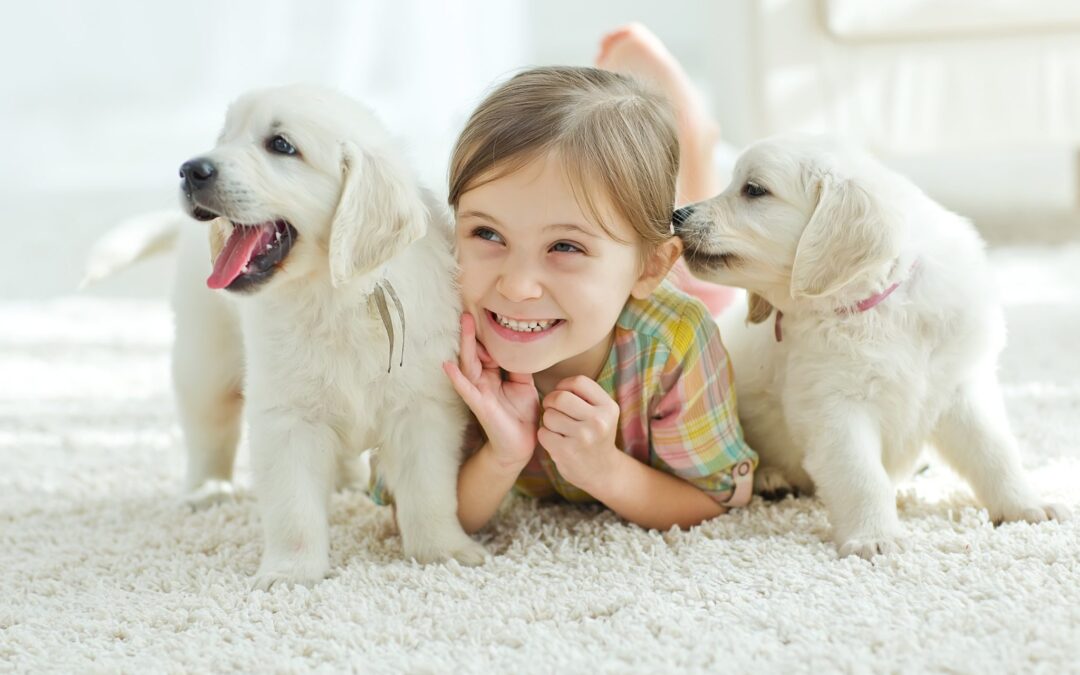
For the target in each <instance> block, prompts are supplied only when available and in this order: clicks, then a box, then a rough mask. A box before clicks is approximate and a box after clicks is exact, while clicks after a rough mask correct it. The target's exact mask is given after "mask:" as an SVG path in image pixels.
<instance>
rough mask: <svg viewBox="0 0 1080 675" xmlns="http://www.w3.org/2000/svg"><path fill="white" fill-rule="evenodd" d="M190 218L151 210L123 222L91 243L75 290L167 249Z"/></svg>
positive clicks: (177, 213)
mask: <svg viewBox="0 0 1080 675" xmlns="http://www.w3.org/2000/svg"><path fill="white" fill-rule="evenodd" d="M189 221H190V219H189V218H188V217H187V216H186V215H184V214H183V213H182V212H180V211H153V212H150V213H142V214H139V215H137V216H133V217H131V218H128V219H127V220H125V221H123V222H122V223H120V224H119V225H117V226H116V227H114V228H113V229H111V230H109V231H108V232H106V233H105V234H104V235H103V236H102V237H101V238H100V239H98V240H97V241H96V242H94V245H93V247H92V248H91V249H90V254H89V255H88V256H87V258H86V272H85V274H84V275H83V279H82V281H81V282H79V290H82V289H84V288H86V287H87V286H89V285H91V284H93V283H96V282H98V281H101V280H102V279H107V278H108V277H111V276H112V275H114V274H116V273H117V272H119V271H121V270H124V269H127V268H128V267H131V266H132V265H134V264H135V263H137V262H139V261H140V260H145V259H146V258H149V257H152V256H154V255H157V254H158V253H165V252H167V251H171V250H172V249H173V248H174V247H175V246H176V238H177V236H178V235H179V233H180V228H181V227H183V226H184V225H185V224H187V223H188V222H189Z"/></svg>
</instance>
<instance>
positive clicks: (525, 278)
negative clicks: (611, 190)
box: [456, 155, 654, 376]
mask: <svg viewBox="0 0 1080 675" xmlns="http://www.w3.org/2000/svg"><path fill="white" fill-rule="evenodd" d="M598 205H599V206H600V207H601V212H605V213H609V214H611V215H610V216H609V220H608V221H607V222H606V225H607V227H608V229H610V230H611V231H612V232H613V233H614V234H615V235H616V236H618V237H619V238H620V239H623V240H624V241H627V242H635V243H632V244H626V243H620V242H618V241H615V240H614V239H612V238H611V236H609V235H608V234H607V233H605V232H604V230H603V229H602V228H601V227H600V226H599V224H597V223H596V222H594V221H593V220H591V219H590V218H589V217H588V216H586V215H585V213H583V212H582V210H581V208H580V207H579V206H578V203H577V200H576V199H575V198H574V194H573V192H572V191H571V189H570V185H569V184H568V183H567V178H566V176H565V173H564V171H563V165H562V163H561V161H560V160H559V159H558V158H557V157H554V156H551V155H545V156H541V157H539V158H537V159H535V160H533V161H532V162H530V163H529V164H526V165H525V166H524V167H522V168H521V169H518V170H517V171H515V172H513V173H510V174H508V175H506V176H503V177H501V178H499V179H497V180H494V181H491V182H489V183H485V184H483V185H481V186H479V187H477V188H474V189H472V190H469V191H467V192H465V193H464V194H462V196H461V199H460V200H459V202H458V206H457V214H456V215H457V250H458V260H459V262H460V264H461V293H462V299H463V301H464V309H465V311H467V312H469V313H470V314H472V315H473V317H475V318H476V326H477V329H476V330H477V337H478V339H479V340H480V342H481V343H483V345H484V347H485V348H486V349H487V351H488V353H490V354H491V356H492V358H494V359H495V361H496V362H497V363H498V364H499V365H500V366H501V367H502V368H504V369H505V370H508V371H511V372H515V373H539V372H541V371H545V370H548V369H549V368H552V366H555V365H557V364H564V368H565V369H566V370H567V373H566V374H577V373H575V372H573V371H574V363H575V361H577V362H580V363H579V364H578V365H581V366H583V367H586V368H588V369H592V368H593V367H599V365H600V364H602V363H603V360H604V358H605V357H606V355H607V352H608V349H609V348H610V337H611V335H612V330H613V329H614V327H615V322H616V321H617V320H618V317H619V313H620V312H621V311H622V308H623V305H625V304H626V301H627V299H628V298H629V297H630V296H631V294H634V295H640V294H641V293H644V295H648V293H650V292H651V291H652V287H653V285H654V284H648V283H644V284H643V274H642V265H641V254H640V253H641V251H640V246H641V244H640V243H639V242H640V238H639V237H638V235H637V233H636V232H634V230H633V228H632V227H631V226H630V224H629V223H627V222H624V221H623V220H622V219H620V218H618V217H617V216H615V215H614V214H613V213H612V209H610V208H606V207H607V206H608V204H607V203H606V202H605V201H598ZM578 372H583V371H581V370H578ZM589 374H591V375H593V376H595V374H596V373H589Z"/></svg>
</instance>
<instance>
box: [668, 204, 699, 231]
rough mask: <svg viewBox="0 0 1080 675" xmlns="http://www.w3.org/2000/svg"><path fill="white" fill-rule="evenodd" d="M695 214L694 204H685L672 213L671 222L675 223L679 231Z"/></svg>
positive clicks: (676, 229)
mask: <svg viewBox="0 0 1080 675" xmlns="http://www.w3.org/2000/svg"><path fill="white" fill-rule="evenodd" d="M693 214H694V205H693V204H691V205H690V206H684V207H682V208H681V209H675V212H674V213H672V214H671V222H672V223H673V224H674V225H675V232H678V231H679V230H680V229H681V228H682V226H683V225H684V224H685V223H686V221H687V220H689V219H690V216H692V215H693Z"/></svg>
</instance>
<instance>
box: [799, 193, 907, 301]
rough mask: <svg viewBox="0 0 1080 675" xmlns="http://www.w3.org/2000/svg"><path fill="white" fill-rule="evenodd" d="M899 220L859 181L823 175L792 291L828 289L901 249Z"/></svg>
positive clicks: (818, 293) (823, 292)
mask: <svg viewBox="0 0 1080 675" xmlns="http://www.w3.org/2000/svg"><path fill="white" fill-rule="evenodd" d="M902 235H903V223H902V221H901V218H900V215H899V214H897V213H894V212H892V211H890V210H888V209H886V208H885V207H884V206H883V205H882V204H881V203H880V202H879V201H878V200H877V199H875V198H874V196H873V195H871V194H870V192H869V191H868V190H867V189H866V188H864V187H863V186H861V185H859V184H857V183H856V182H855V181H852V180H850V179H845V180H839V179H836V178H834V177H832V176H828V175H827V176H825V177H823V178H822V179H821V183H820V191H819V198H818V204H817V208H816V209H815V210H814V213H813V215H812V216H810V222H809V223H807V225H806V229H805V230H803V233H802V237H801V238H800V239H799V245H798V248H797V249H796V251H795V263H794V265H793V266H792V270H791V297H793V298H799V297H805V298H814V297H823V296H827V295H831V294H833V293H835V292H836V291H839V290H840V289H841V288H843V287H844V286H846V285H847V284H848V283H849V282H851V281H853V280H854V279H855V278H856V277H858V276H859V275H860V274H862V273H864V272H866V271H867V270H869V269H870V268H872V267H874V266H876V265H880V264H882V263H886V262H888V261H890V260H892V259H894V258H895V257H896V256H897V255H899V254H900V245H901V237H902Z"/></svg>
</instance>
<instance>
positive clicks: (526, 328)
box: [495, 314, 555, 333]
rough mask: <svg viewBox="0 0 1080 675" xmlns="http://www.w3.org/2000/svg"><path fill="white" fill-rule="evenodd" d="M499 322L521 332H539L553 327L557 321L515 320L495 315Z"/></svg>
mask: <svg viewBox="0 0 1080 675" xmlns="http://www.w3.org/2000/svg"><path fill="white" fill-rule="evenodd" d="M495 318H496V319H498V321H499V324H500V325H502V326H504V327H505V328H509V329H510V330H514V331H518V332H519V333H538V332H540V331H542V330H546V329H548V328H551V326H552V325H553V324H554V323H555V320H554V319H552V320H549V321H514V320H513V319H507V318H506V317H503V316H499V315H498V314H496V315H495Z"/></svg>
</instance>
